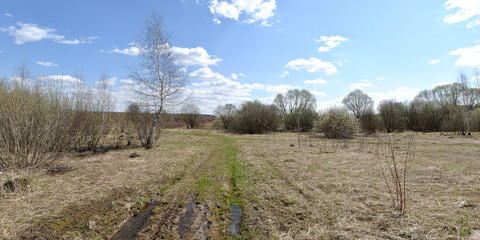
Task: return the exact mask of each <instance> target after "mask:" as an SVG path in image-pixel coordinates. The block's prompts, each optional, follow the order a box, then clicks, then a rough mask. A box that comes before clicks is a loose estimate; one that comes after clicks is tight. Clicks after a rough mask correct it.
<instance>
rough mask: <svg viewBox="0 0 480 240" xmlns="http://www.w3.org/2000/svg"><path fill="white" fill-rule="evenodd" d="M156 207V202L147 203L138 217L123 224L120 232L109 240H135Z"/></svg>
mask: <svg viewBox="0 0 480 240" xmlns="http://www.w3.org/2000/svg"><path fill="white" fill-rule="evenodd" d="M157 205H158V203H157V202H151V203H149V204H148V205H147V206H146V208H144V209H143V210H142V211H140V213H139V214H138V215H136V216H134V217H132V218H131V219H130V220H128V221H127V222H126V223H124V224H123V225H122V227H121V228H120V230H119V231H118V232H117V233H115V234H114V235H113V236H112V238H111V240H121V239H135V238H136V237H138V236H137V233H139V232H140V231H141V230H142V229H143V227H144V226H145V223H147V220H148V218H149V217H150V216H151V215H152V213H153V209H154V208H155V206H157Z"/></svg>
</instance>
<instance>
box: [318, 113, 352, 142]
mask: <svg viewBox="0 0 480 240" xmlns="http://www.w3.org/2000/svg"><path fill="white" fill-rule="evenodd" d="M359 129H360V123H359V120H358V119H357V118H356V117H355V116H353V115H351V114H350V113H348V111H347V110H346V109H343V108H331V109H330V110H328V111H327V112H326V113H325V114H322V115H321V116H320V118H319V121H318V123H317V131H320V132H323V133H324V134H325V136H326V137H327V138H335V139H345V138H353V135H354V134H355V132H357V131H358V130H359Z"/></svg>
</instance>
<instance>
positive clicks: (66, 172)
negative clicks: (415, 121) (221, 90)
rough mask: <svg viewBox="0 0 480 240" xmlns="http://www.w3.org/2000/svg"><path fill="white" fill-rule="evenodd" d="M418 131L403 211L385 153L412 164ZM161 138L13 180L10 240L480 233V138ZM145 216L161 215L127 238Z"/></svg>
mask: <svg viewBox="0 0 480 240" xmlns="http://www.w3.org/2000/svg"><path fill="white" fill-rule="evenodd" d="M409 135H412V136H413V145H412V146H413V151H412V152H413V153H414V154H413V155H411V156H410V157H409V162H408V168H407V174H406V188H407V202H406V211H405V213H404V214H401V213H399V212H398V211H396V210H395V209H393V208H392V206H391V200H390V198H389V194H388V191H387V187H386V185H385V181H384V178H383V177H382V173H381V170H380V164H381V163H382V161H383V159H382V158H381V156H380V157H379V155H378V154H377V153H378V152H381V151H382V150H385V148H386V147H388V146H387V145H385V144H382V143H385V142H387V140H388V138H390V141H391V142H395V143H396V146H395V147H394V148H393V149H394V150H395V151H396V152H397V154H398V156H399V157H402V156H404V154H405V152H406V150H407V149H406V147H407V146H406V139H407V137H408V136H409ZM159 142H160V144H159V145H158V146H157V147H155V148H154V149H152V150H144V149H142V148H127V149H120V150H111V151H108V152H106V153H101V154H95V155H93V154H91V153H89V152H85V153H75V154H72V155H70V156H68V157H66V158H64V159H62V160H61V161H60V162H59V163H58V165H57V166H55V167H52V168H50V169H46V170H24V171H21V172H19V171H15V172H12V171H6V172H2V174H1V175H0V180H1V183H2V186H3V187H2V188H1V189H2V190H1V191H0V239H1V238H3V239H84V238H85V239H109V238H112V239H122V236H123V237H126V236H128V234H137V236H138V237H139V239H178V238H182V239H207V238H209V239H225V238H238V239H409V238H410V239H464V238H475V236H477V237H478V235H477V234H479V231H480V212H479V208H478V206H479V205H480V188H479V186H480V175H479V172H480V154H479V152H480V151H479V150H480V138H479V137H478V133H477V134H474V136H473V137H464V136H461V135H456V134H453V133H449V134H445V133H428V134H424V133H401V134H392V135H390V136H389V137H388V136H387V135H385V134H377V135H376V136H374V137H360V136H358V137H356V138H355V139H352V140H327V139H325V138H323V136H322V135H317V134H305V135H303V136H302V138H301V141H300V147H298V139H297V135H296V134H293V133H275V134H264V135H231V134H226V133H223V132H221V131H209V130H166V131H165V132H164V133H163V135H162V137H161V139H160V141H159ZM9 179H17V181H14V182H11V181H10V185H11V186H10V185H9V184H7V182H8V180H9ZM148 206H150V208H148ZM232 206H234V207H235V208H231V207H232ZM232 209H233V211H236V212H237V213H239V212H240V214H237V215H235V216H233V218H235V219H237V220H238V217H239V216H241V221H240V225H239V227H240V229H239V231H238V233H237V232H236V231H235V228H236V227H238V225H236V224H231V221H232V215H231V211H232ZM239 210H240V211H239ZM149 215H151V216H149ZM134 216H146V217H148V216H149V218H148V221H147V222H146V223H145V225H144V227H143V228H141V227H142V226H143V223H140V224H135V223H133V227H132V228H131V229H130V231H129V230H128V229H126V228H123V230H122V231H121V232H119V230H120V229H121V227H122V225H123V224H124V223H126V222H127V220H129V219H131V218H132V217H134ZM135 225H138V226H140V228H141V229H140V231H139V232H138V233H137V232H136V230H132V229H135ZM117 232H119V233H117ZM232 232H233V233H234V234H235V236H233V237H232ZM122 234H125V235H122ZM126 238H128V237H126Z"/></svg>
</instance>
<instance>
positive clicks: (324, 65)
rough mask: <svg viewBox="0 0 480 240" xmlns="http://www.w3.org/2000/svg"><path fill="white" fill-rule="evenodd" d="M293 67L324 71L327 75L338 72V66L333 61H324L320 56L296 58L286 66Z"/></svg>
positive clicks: (309, 70)
mask: <svg viewBox="0 0 480 240" xmlns="http://www.w3.org/2000/svg"><path fill="white" fill-rule="evenodd" d="M285 67H287V68H291V69H295V70H298V69H305V70H307V71H308V72H324V73H326V74H327V75H332V74H335V73H337V72H338V71H337V68H335V66H334V65H333V64H332V63H331V62H323V61H322V60H320V59H318V58H314V57H313V58H310V59H303V58H302V59H296V60H293V61H290V62H289V63H287V65H286V66H285Z"/></svg>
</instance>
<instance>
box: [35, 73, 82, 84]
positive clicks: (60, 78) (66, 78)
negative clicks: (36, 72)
mask: <svg viewBox="0 0 480 240" xmlns="http://www.w3.org/2000/svg"><path fill="white" fill-rule="evenodd" d="M38 80H40V81H57V82H59V83H60V84H63V85H65V86H68V85H75V84H81V83H82V80H80V79H78V78H76V77H72V76H70V75H49V76H43V77H39V78H38Z"/></svg>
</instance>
